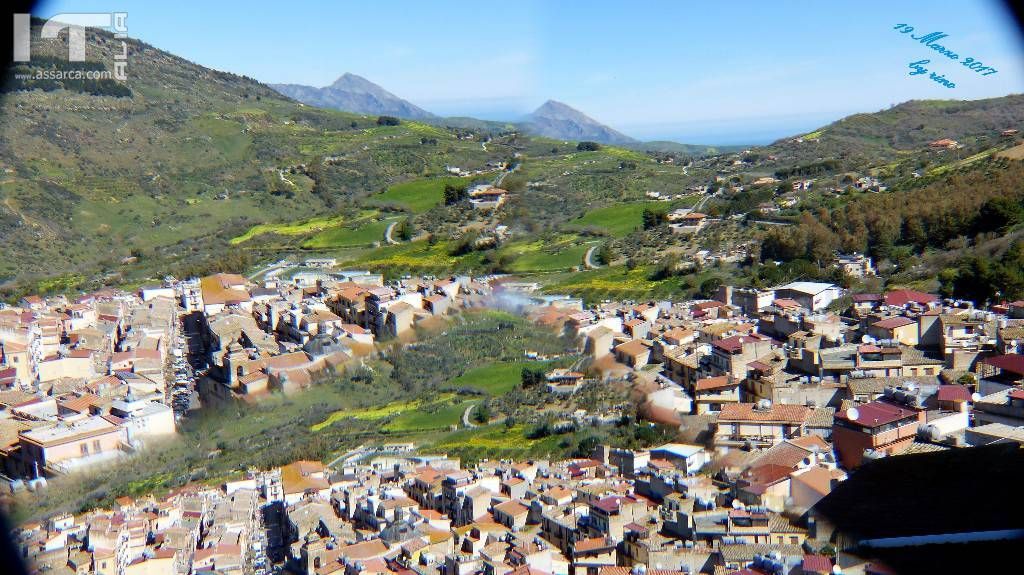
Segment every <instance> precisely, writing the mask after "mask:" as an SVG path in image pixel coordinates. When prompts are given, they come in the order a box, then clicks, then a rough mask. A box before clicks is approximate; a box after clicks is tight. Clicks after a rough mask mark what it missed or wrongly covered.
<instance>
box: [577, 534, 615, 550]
mask: <svg viewBox="0 0 1024 575" xmlns="http://www.w3.org/2000/svg"><path fill="white" fill-rule="evenodd" d="M614 548H615V543H614V542H613V541H612V540H611V539H606V538H604V537H591V538H589V539H581V540H579V541H577V542H576V544H575V545H573V552H574V553H588V552H591V551H598V550H604V549H614Z"/></svg>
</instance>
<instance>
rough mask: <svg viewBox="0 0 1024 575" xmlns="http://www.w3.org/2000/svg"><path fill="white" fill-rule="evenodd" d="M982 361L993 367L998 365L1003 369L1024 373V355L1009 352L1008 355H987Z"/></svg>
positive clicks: (1019, 373) (1018, 373)
mask: <svg viewBox="0 0 1024 575" xmlns="http://www.w3.org/2000/svg"><path fill="white" fill-rule="evenodd" d="M981 362H982V363H984V364H987V365H991V366H992V367H998V368H999V369H1001V370H1003V371H1008V372H1010V373H1015V374H1017V375H1024V355H1020V354H1016V353H1008V354H1006V355H997V356H995V357H987V358H985V359H983V360H981Z"/></svg>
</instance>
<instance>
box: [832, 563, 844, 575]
mask: <svg viewBox="0 0 1024 575" xmlns="http://www.w3.org/2000/svg"><path fill="white" fill-rule="evenodd" d="M832 575H843V568H842V567H840V566H838V565H833V566H832Z"/></svg>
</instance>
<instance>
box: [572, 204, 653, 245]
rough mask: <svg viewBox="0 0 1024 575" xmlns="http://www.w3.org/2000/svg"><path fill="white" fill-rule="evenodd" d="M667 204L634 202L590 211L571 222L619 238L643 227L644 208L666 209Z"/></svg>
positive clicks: (576, 225)
mask: <svg viewBox="0 0 1024 575" xmlns="http://www.w3.org/2000/svg"><path fill="white" fill-rule="evenodd" d="M668 207H669V202H634V203H630V204H621V205H617V206H608V207H606V208H597V209H596V210H590V211H589V212H587V213H586V214H584V215H583V217H582V218H578V219H575V220H573V221H572V225H573V226H575V227H580V228H587V227H592V228H599V229H602V230H604V231H606V232H607V233H608V234H610V235H611V236H613V237H616V238H621V237H623V236H625V235H628V234H629V233H630V232H632V231H633V230H636V229H639V228H640V227H642V226H643V220H642V214H643V211H644V209H645V208H654V209H668Z"/></svg>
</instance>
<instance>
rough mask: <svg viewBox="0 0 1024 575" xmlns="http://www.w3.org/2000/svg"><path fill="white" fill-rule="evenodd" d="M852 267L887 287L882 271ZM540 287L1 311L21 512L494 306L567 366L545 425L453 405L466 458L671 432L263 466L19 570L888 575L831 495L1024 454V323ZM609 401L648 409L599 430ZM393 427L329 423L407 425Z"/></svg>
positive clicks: (284, 277)
mask: <svg viewBox="0 0 1024 575" xmlns="http://www.w3.org/2000/svg"><path fill="white" fill-rule="evenodd" d="M839 261H840V262H841V265H843V266H844V270H845V272H846V273H848V274H851V275H860V276H871V275H872V274H874V273H875V270H874V267H873V263H872V261H871V260H870V258H867V257H865V256H862V255H858V254H852V255H847V256H841V257H840V258H839ZM537 288H538V286H537V285H536V284H532V283H530V282H521V281H517V280H516V279H515V278H513V277H508V276H488V277H476V278H474V277H469V276H454V277H447V278H435V277H407V278H404V279H400V280H394V281H385V279H384V278H383V277H382V276H381V275H379V274H374V273H371V272H366V271H359V270H350V269H339V268H338V267H337V266H336V262H334V261H331V260H329V259H313V260H307V261H305V262H303V263H302V265H300V266H295V265H291V264H289V263H288V262H279V263H277V264H274V265H272V266H269V267H267V268H264V269H263V270H261V271H260V272H258V273H257V274H256V275H254V276H252V278H247V277H243V276H240V275H236V274H227V273H218V274H214V275H211V276H206V277H202V278H194V279H187V280H180V281H179V280H175V279H173V278H167V280H165V281H164V282H163V283H162V284H160V285H152V286H143V287H141V288H139V289H138V290H137V291H134V292H125V291H117V290H111V289H106V290H101V291H99V292H94V293H88V294H81V295H79V296H74V297H72V296H67V297H65V296H56V297H47V298H42V297H38V296H27V297H25V298H23V299H22V300H21V301H20V302H19V303H18V304H17V305H15V306H7V307H4V308H3V309H0V351H2V352H0V383H2V388H3V390H2V391H0V405H2V407H3V409H2V412H0V413H2V419H0V425H2V428H3V430H4V433H3V438H4V440H3V446H2V447H0V457H2V469H3V474H4V478H5V481H6V484H7V486H8V488H9V490H10V491H11V492H12V493H14V494H15V497H17V498H21V499H20V500H21V501H25V500H28V501H31V500H32V498H36V497H43V496H45V495H46V494H47V493H48V492H49V491H50V490H52V489H59V487H56V486H57V485H68V483H58V482H62V481H63V482H69V481H74V480H75V477H78V476H81V477H87V476H88V475H87V474H88V473H89V470H90V469H96V468H97V467H101V466H110V465H114V466H116V465H120V464H122V463H121V462H128V461H143V460H144V459H145V458H146V457H147V454H151V453H159V452H160V450H161V449H162V447H161V445H162V444H161V443H160V442H161V441H174V438H175V437H176V435H178V434H179V430H178V427H179V426H181V425H182V424H184V423H187V422H188V421H189V420H190V418H192V417H193V416H194V414H195V413H201V412H204V411H207V412H209V411H210V410H217V409H219V408H221V406H223V405H226V404H232V405H233V404H235V403H237V404H238V405H249V406H256V405H260V403H261V402H263V401H266V400H268V399H270V398H273V397H278V396H281V395H282V394H283V395H285V396H291V397H302V396H303V394H312V393H314V390H316V389H317V388H318V386H323V385H325V384H324V383H323V382H324V381H325V380H330V379H331V378H332V377H339V375H336V374H340V373H343V372H344V370H346V369H349V368H352V367H353V366H366V365H373V364H372V363H368V362H372V361H374V358H377V357H383V356H387V355H389V354H394V353H396V351H395V350H396V349H401V348H413V349H415V348H416V347H417V346H418V345H421V344H419V343H417V341H418V339H420V338H422V337H425V334H426V333H427V332H426V331H425V330H429V329H435V330H436V329H444V328H443V327H438V326H444V325H456V324H457V323H458V322H464V321H468V320H466V319H465V317H468V316H470V315H472V314H473V313H475V312H476V311H477V310H484V309H503V310H505V311H504V312H502V313H510V314H519V315H524V316H525V317H526V318H528V320H529V324H526V325H532V326H533V328H532V329H534V330H537V331H543V332H546V333H550V334H553V335H557V336H559V337H561V338H562V340H563V341H567V342H570V343H571V345H572V347H571V348H570V349H566V350H564V352H563V353H561V354H558V353H554V354H553V355H551V356H550V357H548V356H545V357H543V358H538V356H539V355H542V354H539V353H538V352H536V351H529V350H525V351H524V353H523V355H524V357H522V358H520V360H521V361H522V362H523V363H521V364H520V363H517V362H513V363H512V364H511V365H512V366H513V367H514V368H517V367H518V365H523V366H527V367H525V368H524V369H523V373H522V378H521V381H514V382H513V383H511V386H512V387H514V388H519V389H520V390H527V389H537V390H538V391H535V392H531V393H535V394H539V395H536V397H540V398H541V399H540V400H539V401H540V403H538V404H536V407H530V408H527V409H525V410H524V409H522V408H521V407H519V406H515V405H512V406H509V405H507V404H508V403H509V402H508V401H504V400H505V398H507V397H512V396H510V395H501V394H495V395H494V396H492V397H488V398H487V399H483V400H473V401H466V402H463V403H455V404H453V405H455V406H456V407H457V408H458V410H459V413H457V414H456V415H455V417H456V421H455V422H454V423H453V424H452V425H451V426H450V428H451V429H453V430H458V429H462V430H463V431H462V432H459V431H456V432H455V433H469V434H471V435H469V436H468V438H467V441H468V442H469V443H473V442H474V439H473V438H474V437H477V438H478V440H479V439H480V438H483V437H484V436H483V435H476V436H474V435H472V434H473V433H483V432H487V430H496V429H502V428H504V430H505V431H504V432H503V433H511V432H515V430H517V429H519V428H520V427H522V426H523V425H526V426H530V427H529V429H528V431H527V432H526V433H527V435H529V436H530V437H544V436H551V437H553V438H556V439H557V438H558V437H572V438H574V439H575V438H576V437H580V436H579V435H574V434H579V433H580V430H581V429H582V430H586V429H588V428H601V427H602V426H606V427H609V428H612V429H621V428H623V427H622V426H626V427H625V428H627V429H636V430H637V433H636V436H637V437H638V438H639V437H641V435H643V434H642V433H641V431H643V430H644V429H648V428H650V429H654V428H655V427H656V428H657V429H658V430H660V431H659V432H658V433H654V434H652V435H650V436H646V437H645V439H643V440H641V442H640V443H638V444H636V445H634V446H633V447H628V448H627V447H622V446H620V445H614V444H612V445H609V444H602V443H600V442H594V441H592V440H589V441H588V440H586V439H584V440H581V441H579V443H578V444H572V445H568V448H563V449H561V450H559V449H556V448H554V447H552V448H551V450H550V452H549V453H539V454H538V455H539V456H537V457H530V458H527V459H522V460H518V459H509V458H503V457H501V454H502V451H501V450H500V449H498V450H496V451H494V452H493V453H494V457H493V458H491V457H486V456H483V457H477V458H473V459H471V460H465V461H464V460H463V459H462V458H460V457H458V456H455V455H453V454H452V453H446V452H445V451H446V450H442V449H436V448H429V447H428V446H424V445H420V444H418V443H417V440H416V439H415V437H419V436H414V440H412V441H408V442H400V441H399V442H395V440H394V439H391V440H389V439H387V438H386V437H385V436H383V435H381V436H377V437H374V436H373V435H370V436H366V435H363V436H361V437H362V438H363V439H362V440H361V442H360V443H359V444H358V445H338V446H337V449H340V450H341V451H340V452H336V453H340V455H338V456H337V457H332V458H331V460H330V461H327V460H326V459H325V460H323V461H314V460H299V461H294V462H292V463H287V464H279V465H273V466H269V467H261V465H260V464H259V463H258V462H251V463H250V464H249V465H248V468H247V469H246V470H245V471H244V472H243V473H241V474H239V473H234V474H232V475H231V476H225V477H224V478H219V477H206V478H203V477H199V478H195V477H193V478H186V479H185V480H184V481H183V482H181V483H180V484H178V485H177V486H174V487H172V488H170V489H154V490H152V491H150V492H144V493H138V492H137V491H138V490H136V492H137V493H136V494H135V495H131V496H129V495H125V496H118V497H116V498H115V499H110V498H107V499H104V504H103V506H102V507H95V505H96V503H98V502H93V503H92V504H91V505H89V504H86V505H84V506H83V508H80V509H69V510H63V511H58V512H56V514H50V515H45V516H37V518H36V520H33V521H30V522H27V523H25V524H23V525H21V526H19V527H18V528H17V529H15V533H14V535H15V537H16V541H17V542H18V545H19V549H20V552H21V554H22V556H23V558H24V559H25V560H26V561H27V562H28V563H29V564H30V565H32V566H33V569H34V570H35V571H36V572H38V573H71V572H74V573H77V574H80V575H85V574H97V575H141V574H156V573H161V574H163V573H166V574H168V575H171V574H174V575H185V574H192V573H207V572H210V573H245V574H252V573H255V574H265V573H270V572H272V571H273V572H277V571H278V570H281V569H286V570H289V571H290V572H300V573H308V574H309V575H313V574H318V575H329V574H333V573H342V572H345V573H348V574H349V575H354V573H357V572H365V571H367V570H369V571H371V572H375V573H381V574H384V573H387V572H393V573H406V572H409V571H415V572H417V573H420V574H423V575H428V574H435V573H436V574H439V575H470V574H473V573H486V574H492V573H509V572H517V573H527V572H535V573H544V574H550V575H562V574H566V575H569V574H580V573H587V574H588V575H599V574H602V573H603V574H605V575H622V574H623V573H626V572H629V571H630V570H632V572H633V573H639V572H642V571H644V570H654V571H657V572H661V573H670V572H671V573H733V572H743V573H748V574H749V573H764V574H774V573H793V572H797V573H799V572H803V573H827V572H831V569H832V567H833V565H834V564H835V563H836V561H840V562H845V563H846V565H844V568H846V567H849V566H850V565H854V566H855V565H861V567H862V571H859V572H865V573H882V572H884V571H881V570H876V571H871V570H870V565H868V564H867V563H865V562H863V561H862V562H861V563H860V564H858V563H855V562H852V563H851V561H853V559H852V558H853V557H855V556H854V555H852V554H844V553H845V552H846V551H847V550H848V549H850V548H852V547H854V539H851V538H850V537H855V535H852V536H849V537H845V536H837V535H836V533H842V532H843V529H844V528H843V527H842V526H841V525H840V526H838V527H837V526H835V525H832V524H831V523H829V521H831V517H832V516H831V515H829V514H828V513H825V512H823V511H821V509H822V508H823V507H822V505H824V509H826V510H828V509H829V504H828V503H827V502H828V501H829V500H830V499H829V498H830V496H831V495H832V493H833V492H834V491H836V492H837V493H838V494H837V495H835V496H834V498H840V497H844V496H845V495H843V493H845V492H843V491H842V490H843V489H846V488H845V487H843V486H844V484H846V483H847V482H848V481H849V482H850V485H851V486H852V487H849V489H850V490H852V489H854V488H855V484H856V481H852V480H851V479H856V478H857V477H858V470H859V469H860V468H862V467H866V468H869V469H871V470H874V469H875V468H876V467H877V465H878V464H879V463H882V464H888V463H889V462H890V461H892V462H898V461H900V460H901V459H903V458H914V457H958V456H957V455H955V454H957V453H960V452H962V453H969V452H972V451H973V450H965V449H964V448H966V447H972V446H988V445H989V444H1015V445H1019V444H1020V443H1021V442H1024V392H1022V391H1021V385H1022V382H1024V360H1021V358H1022V357H1024V356H1022V355H1021V351H1022V350H1021V345H1022V341H1024V338H1022V334H1024V302H1020V301H1015V302H1000V303H998V304H996V305H991V306H988V307H987V308H979V307H977V306H976V305H975V304H973V303H972V302H969V301H963V300H950V299H943V298H940V297H939V296H937V295H934V294H928V293H923V292H918V291H913V290H905V289H901V290H890V291H886V292H883V293H877V294H871V293H856V294H849V293H847V292H846V290H844V289H843V288H842V287H840V286H837V285H834V284H828V283H821V282H807V281H798V282H791V283H788V284H783V285H780V286H777V287H775V288H772V289H755V288H747V287H740V286H730V285H723V286H721V287H720V288H719V289H718V292H717V293H716V294H715V295H714V297H713V298H710V299H702V300H692V301H644V302H638V301H611V300H608V301H604V302H600V303H597V304H594V305H590V306H586V305H584V302H583V300H581V299H579V298H575V297H570V296H560V295H550V294H543V293H541V292H539V291H537ZM464 316H465V317H464ZM510 317H511V316H510ZM460 318H462V319H460ZM438 322H440V323H438ZM451 322H455V323H454V324H453V323H451ZM494 329H499V330H500V329H501V328H500V327H499V328H494ZM446 333H447V332H446ZM389 350H390V351H389ZM555 356H559V357H561V359H560V360H558V361H556V362H555V363H552V361H555V360H554V359H553V358H554V357H555ZM538 359H543V360H545V362H546V363H545V362H540V363H526V362H527V361H538ZM532 366H540V367H543V368H544V369H543V370H542V371H540V372H539V373H536V369H535V368H534V367H532ZM513 373H514V374H515V376H518V375H519V374H518V371H517V370H516V371H514V372H513ZM472 374H473V372H467V373H466V374H464V375H462V376H461V379H462V380H469V381H467V383H468V384H472V383H473V381H472V380H473V375H472ZM516 379H519V378H518V377H517V378H516ZM535 380H539V383H540V386H539V387H535V386H536V385H537V383H538V381H535ZM611 389H625V390H627V392H626V393H625V394H624V395H622V396H615V397H618V398H619V399H616V400H615V401H611V402H610V403H598V404H594V405H593V406H592V407H591V408H590V410H589V411H588V409H587V408H586V407H584V406H585V405H588V404H587V403H585V402H584V401H582V399H581V398H582V397H583V396H586V395H588V394H594V393H596V392H595V390H598V391H599V390H611ZM425 393H426V394H427V395H431V394H433V395H435V396H436V395H438V392H437V391H436V390H435V391H431V388H427V389H426V390H425ZM516 393H525V392H523V391H520V392H516ZM516 397H519V398H520V400H522V398H523V397H529V398H531V399H530V400H531V401H533V399H532V398H534V397H535V396H524V395H517V396H516ZM399 399H401V398H398V399H396V400H395V402H396V403H397V402H398V401H399ZM573 399H575V403H573V404H569V403H566V402H567V401H571V400H573ZM401 401H403V402H406V403H408V400H405V399H401ZM417 401H422V400H417ZM457 401H461V400H457ZM225 402H227V403H225ZM231 402H235V403H231ZM392 405H394V404H393V403H388V400H387V399H382V400H381V402H380V407H377V408H374V409H376V410H377V411H378V412H379V413H380V415H362V414H360V413H356V412H340V413H339V414H338V416H337V417H334V416H332V417H331V418H328V419H326V420H325V421H324V422H322V423H320V424H318V425H317V426H314V427H315V428H317V427H328V428H329V427H331V426H336V425H339V423H336V422H339V421H348V420H352V419H353V418H354V419H360V418H364V419H367V418H368V419H370V420H376V421H378V422H381V423H378V425H380V426H383V427H384V428H387V427H388V425H390V424H388V423H387V422H389V421H394V420H393V419H388V418H389V417H391V416H389V415H388V414H389V413H391V412H390V411H389V409H391V407H390V406H392ZM414 405H422V403H420V404H414ZM531 405H534V404H531ZM569 405H571V406H572V408H571V409H570V408H569V407H566V406H569ZM463 406H465V412H464V413H463V412H462V409H463ZM250 409H251V408H250ZM413 411H415V409H414V410H413ZM394 412H395V413H397V412H398V408H394ZM460 416H461V417H460ZM513 419H515V420H516V421H515V423H510V421H512V420H513ZM221 425H222V426H226V425H230V423H228V422H227V420H223V421H222V423H221ZM652 426H654V427H652ZM510 430H511V432H510ZM541 430H543V431H541ZM396 437H399V436H396ZM503 437H510V438H511V437H512V435H505V436H503ZM508 441H511V440H508ZM659 441H660V443H659ZM566 443H567V442H566V441H563V442H562V443H561V444H559V445H563V444H566ZM569 443H572V442H569ZM550 445H552V446H554V444H550ZM986 449H987V448H986ZM480 453H481V454H482V455H486V453H487V452H480ZM993 453H994V452H993ZM212 455H213V454H211V456H212ZM1004 456H1005V457H1008V458H1010V459H1009V460H1015V457H1016V456H1015V455H1013V454H1010V455H1006V454H1004ZM240 457H242V460H243V461H244V454H242V455H241V456H240ZM910 460H912V459H908V461H910ZM325 462H326V463H325ZM865 473H866V472H865ZM80 474H85V475H80ZM50 484H52V485H50ZM837 490H838V491H837ZM115 495H116V493H115ZM878 497H880V498H884V497H885V495H884V494H880V495H878ZM823 501H825V502H826V503H822V502H823ZM826 519H828V521H826ZM823 524H825V525H830V527H829V529H825V528H823V527H822V525H823ZM837 530H838V531H837ZM837 554H838V555H837ZM865 565H868V566H867V567H865ZM794 569H796V571H794ZM800 569H803V571H799V570H800ZM864 569H866V570H864ZM878 569H881V567H879V568H878ZM638 570H639V571H638ZM744 570H745V571H744ZM852 572H858V571H852Z"/></svg>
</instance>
